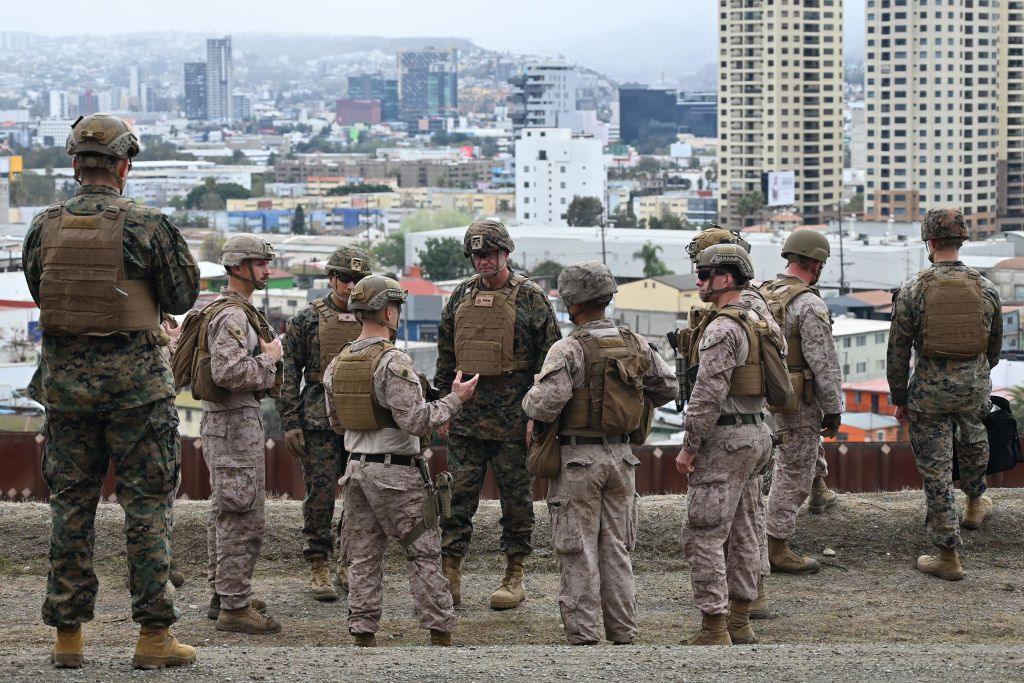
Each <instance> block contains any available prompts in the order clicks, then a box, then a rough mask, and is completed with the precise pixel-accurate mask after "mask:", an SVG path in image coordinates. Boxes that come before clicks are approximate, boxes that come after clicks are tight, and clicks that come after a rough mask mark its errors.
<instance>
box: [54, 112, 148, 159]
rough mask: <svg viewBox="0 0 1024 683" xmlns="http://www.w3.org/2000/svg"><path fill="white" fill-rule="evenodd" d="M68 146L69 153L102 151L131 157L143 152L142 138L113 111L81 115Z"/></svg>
mask: <svg viewBox="0 0 1024 683" xmlns="http://www.w3.org/2000/svg"><path fill="white" fill-rule="evenodd" d="M65 149H66V150H67V153H68V156H77V155H79V154H99V155H102V156H107V157H113V158H115V159H131V158H132V157H134V156H135V155H137V154H138V153H139V138H138V137H136V135H135V131H133V130H132V129H131V127H130V126H129V125H128V124H127V123H125V122H124V121H123V120H121V119H119V118H118V117H116V116H113V115H111V114H90V115H89V116H79V117H78V118H77V119H76V120H75V122H74V123H72V124H71V133H70V134H69V135H68V139H67V142H66V143H65Z"/></svg>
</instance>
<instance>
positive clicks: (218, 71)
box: [206, 36, 234, 122]
mask: <svg viewBox="0 0 1024 683" xmlns="http://www.w3.org/2000/svg"><path fill="white" fill-rule="evenodd" d="M233 81H234V63H233V61H232V58H231V36H225V37H224V38H209V39H207V41H206V116H207V118H209V120H211V121H225V122H230V121H231V118H232V117H231V105H232V101H231V90H232V84H233Z"/></svg>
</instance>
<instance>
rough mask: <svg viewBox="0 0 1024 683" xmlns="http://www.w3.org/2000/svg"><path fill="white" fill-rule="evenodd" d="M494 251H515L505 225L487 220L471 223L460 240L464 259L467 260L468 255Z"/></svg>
mask: <svg viewBox="0 0 1024 683" xmlns="http://www.w3.org/2000/svg"><path fill="white" fill-rule="evenodd" d="M496 249H497V250H502V249H504V250H506V251H508V252H509V253H512V252H513V251H515V249H516V245H515V244H514V243H513V242H512V238H511V237H510V236H509V234H508V230H506V229H505V225H504V224H503V223H501V222H499V221H492V220H488V219H483V220H478V221H473V222H472V223H471V224H470V226H469V227H468V228H467V229H466V235H465V237H463V238H462V253H463V254H464V255H465V256H466V258H469V255H470V254H480V253H485V252H488V251H494V250H496Z"/></svg>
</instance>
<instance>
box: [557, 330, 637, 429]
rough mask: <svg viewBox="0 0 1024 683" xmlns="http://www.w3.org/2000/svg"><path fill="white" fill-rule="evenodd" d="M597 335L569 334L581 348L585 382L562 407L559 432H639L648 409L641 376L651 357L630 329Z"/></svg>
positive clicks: (573, 391) (587, 333)
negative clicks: (637, 430) (645, 403)
mask: <svg viewBox="0 0 1024 683" xmlns="http://www.w3.org/2000/svg"><path fill="white" fill-rule="evenodd" d="M618 332H619V333H618V335H616V336H614V337H611V336H608V337H595V336H593V335H592V334H591V333H590V332H589V331H588V330H582V329H580V330H576V331H575V332H573V333H572V334H570V335H569V336H570V337H571V338H573V339H575V340H576V341H578V342H579V343H580V345H581V346H582V347H583V367H584V368H586V373H587V379H586V382H585V384H584V385H583V386H582V387H580V388H578V389H573V390H572V397H571V398H570V399H569V402H568V403H567V404H566V405H565V408H563V409H562V415H561V418H560V419H559V427H558V432H559V434H566V435H577V436H580V435H582V436H613V435H622V434H629V433H630V432H633V431H635V430H636V429H637V428H638V427H639V426H640V422H641V418H642V417H643V411H644V396H643V378H644V375H646V374H647V372H648V370H650V362H649V361H648V360H647V356H646V354H644V352H643V350H642V349H641V347H640V342H639V341H637V338H636V336H635V335H634V334H632V333H630V332H629V331H625V330H621V329H620V330H619V331H618Z"/></svg>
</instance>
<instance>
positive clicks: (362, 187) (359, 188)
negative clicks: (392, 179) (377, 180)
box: [327, 183, 391, 197]
mask: <svg viewBox="0 0 1024 683" xmlns="http://www.w3.org/2000/svg"><path fill="white" fill-rule="evenodd" d="M369 192H391V186H390V185H378V184H374V183H356V184H354V185H338V186H336V187H332V188H330V189H329V190H327V196H328V197H341V196H344V195H348V194H363V193H369Z"/></svg>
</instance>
